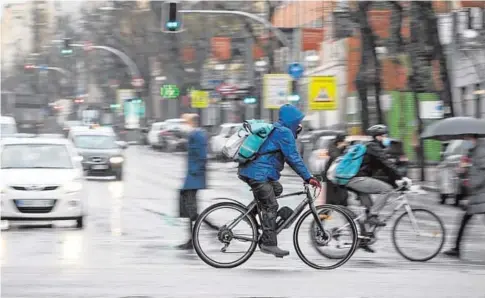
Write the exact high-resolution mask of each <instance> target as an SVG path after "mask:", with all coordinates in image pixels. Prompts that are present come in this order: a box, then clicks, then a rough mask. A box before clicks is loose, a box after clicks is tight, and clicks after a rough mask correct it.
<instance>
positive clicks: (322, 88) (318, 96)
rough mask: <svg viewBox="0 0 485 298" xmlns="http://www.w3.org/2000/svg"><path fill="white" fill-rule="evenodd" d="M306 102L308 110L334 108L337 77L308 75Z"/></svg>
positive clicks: (335, 107) (335, 104) (335, 105)
mask: <svg viewBox="0 0 485 298" xmlns="http://www.w3.org/2000/svg"><path fill="white" fill-rule="evenodd" d="M308 103H309V107H310V110H336V109H337V79H336V78H335V76H314V77H310V82H309V84H308Z"/></svg>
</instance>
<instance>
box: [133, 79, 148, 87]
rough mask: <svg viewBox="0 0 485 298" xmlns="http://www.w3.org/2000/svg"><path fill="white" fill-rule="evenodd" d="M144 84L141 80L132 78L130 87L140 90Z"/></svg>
mask: <svg viewBox="0 0 485 298" xmlns="http://www.w3.org/2000/svg"><path fill="white" fill-rule="evenodd" d="M144 84H145V81H144V80H143V79H142V78H133V79H132V80H131V85H132V86H133V87H136V88H141V87H143V85H144Z"/></svg>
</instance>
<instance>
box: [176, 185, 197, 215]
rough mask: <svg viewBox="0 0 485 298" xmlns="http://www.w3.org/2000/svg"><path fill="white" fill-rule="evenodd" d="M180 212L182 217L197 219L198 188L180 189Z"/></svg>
mask: <svg viewBox="0 0 485 298" xmlns="http://www.w3.org/2000/svg"><path fill="white" fill-rule="evenodd" d="M179 212H180V217H181V218H190V220H191V221H195V220H196V219H197V189H185V190H181V191H180V199H179Z"/></svg>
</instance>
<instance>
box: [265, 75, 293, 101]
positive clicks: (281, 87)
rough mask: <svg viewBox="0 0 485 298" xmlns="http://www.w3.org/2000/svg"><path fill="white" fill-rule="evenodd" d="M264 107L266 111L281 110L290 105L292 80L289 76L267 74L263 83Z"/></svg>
mask: <svg viewBox="0 0 485 298" xmlns="http://www.w3.org/2000/svg"><path fill="white" fill-rule="evenodd" d="M263 84H264V85H263V94H264V107H265V108H266V109H279V108H280V106H281V105H283V104H286V103H288V95H289V94H290V93H291V78H290V76H289V75H287V74H266V75H264V83H263Z"/></svg>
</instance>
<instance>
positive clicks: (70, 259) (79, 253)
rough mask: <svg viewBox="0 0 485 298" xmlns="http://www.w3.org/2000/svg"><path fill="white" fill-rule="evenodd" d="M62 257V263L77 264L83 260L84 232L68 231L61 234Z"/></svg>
mask: <svg viewBox="0 0 485 298" xmlns="http://www.w3.org/2000/svg"><path fill="white" fill-rule="evenodd" d="M61 241H62V257H61V262H62V264H63V265H69V266H73V265H74V266H78V265H81V264H82V261H83V250H84V233H83V232H81V231H79V232H78V231H76V232H73V231H69V232H65V233H64V234H63V235H62V240H61Z"/></svg>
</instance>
